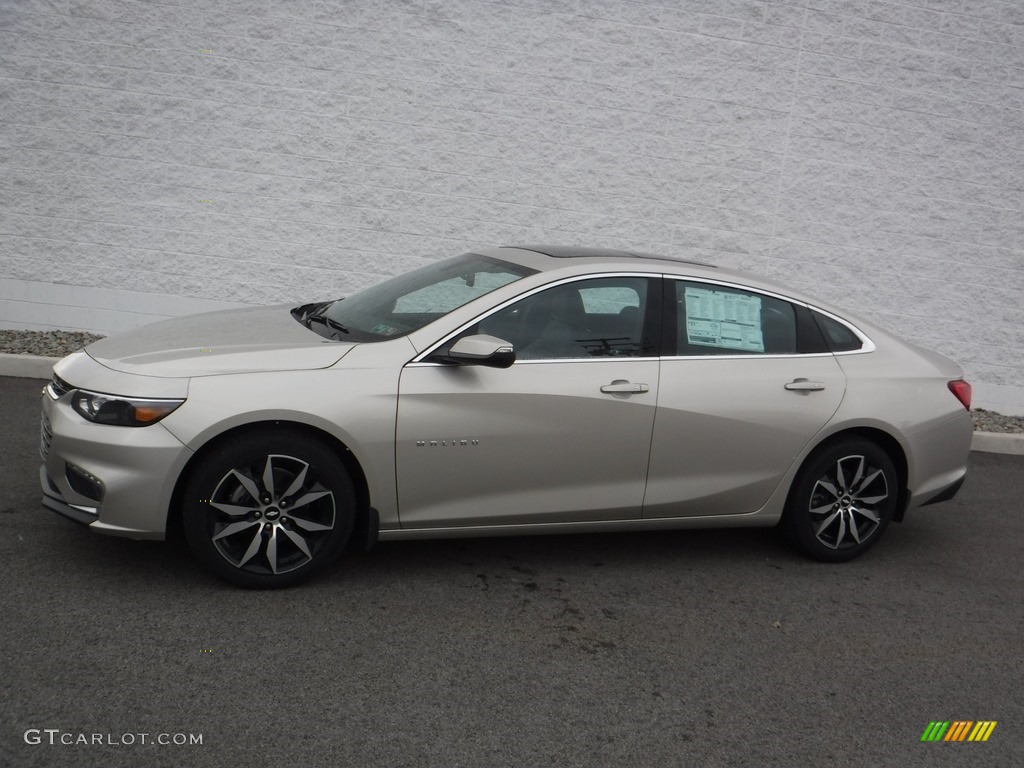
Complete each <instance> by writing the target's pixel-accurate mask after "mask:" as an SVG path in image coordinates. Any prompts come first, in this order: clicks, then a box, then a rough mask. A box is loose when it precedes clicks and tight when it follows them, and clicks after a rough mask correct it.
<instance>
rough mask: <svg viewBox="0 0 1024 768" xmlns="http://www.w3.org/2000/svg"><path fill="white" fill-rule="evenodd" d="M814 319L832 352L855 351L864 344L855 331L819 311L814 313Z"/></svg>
mask: <svg viewBox="0 0 1024 768" xmlns="http://www.w3.org/2000/svg"><path fill="white" fill-rule="evenodd" d="M814 319H815V320H816V321H817V322H818V326H819V327H820V328H821V332H822V333H824V334H825V340H826V341H827V342H828V348H829V350H830V351H832V352H856V351H857V350H858V349H861V348H862V347H863V346H864V342H863V341H861V340H860V337H859V336H857V334H856V333H854V332H853V331H851V330H850V329H849V328H847V327H846V326H845V325H843V324H842V323H840V322H838V321H837V320H833V319H832V318H831V317H826V316H825V315H823V314H821V313H820V312H815V313H814Z"/></svg>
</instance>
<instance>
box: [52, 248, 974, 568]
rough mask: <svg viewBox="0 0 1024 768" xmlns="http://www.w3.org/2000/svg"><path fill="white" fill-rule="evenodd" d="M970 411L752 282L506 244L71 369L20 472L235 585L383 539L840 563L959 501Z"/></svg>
mask: <svg viewBox="0 0 1024 768" xmlns="http://www.w3.org/2000/svg"><path fill="white" fill-rule="evenodd" d="M970 399H971V387H970V384H968V383H967V382H966V381H965V380H964V379H963V372H962V370H961V369H960V367H959V366H958V365H957V364H956V363H954V362H953V361H951V360H949V359H947V358H945V357H943V356H942V355H939V354H937V353H935V352H930V351H928V350H925V349H921V348H919V347H916V346H914V345H912V344H909V343H907V342H905V341H901V340H899V339H898V338H896V337H894V336H893V335H892V334H890V333H887V332H886V331H884V330H882V329H880V328H878V327H876V326H875V325H873V324H872V323H870V322H868V321H866V320H863V319H860V318H856V317H854V316H852V315H849V314H847V313H844V312H842V311H841V310H839V309H836V308H833V307H830V306H829V305H827V304H825V303H823V302H820V301H817V300H814V299H812V298H810V297H806V296H802V295H800V294H799V293H797V292H795V291H791V290H788V289H786V288H784V287H782V286H779V285H776V284H773V283H769V282H766V281H763V280H758V279H755V278H752V277H749V276H746V275H743V274H740V273H737V272H732V271H727V270H725V269H720V268H716V267H715V266H712V265H708V264H701V263H696V262H689V261H683V260H680V259H674V258H667V257H663V256H657V255H653V254H646V253H628V252H623V251H616V250H608V249H596V248H575V247H573V248H569V247H560V246H517V247H501V248H490V249H481V250H478V251H476V252H473V253H466V254H463V255H461V256H456V257H454V258H450V259H446V260H441V261H436V262H429V263H427V264H426V265H425V266H423V267H421V268H419V269H416V270H414V271H412V272H408V273H406V274H402V275H399V276H397V277H393V278H391V279H388V280H386V281H384V282H381V283H379V284H377V285H374V286H372V287H370V288H367V289H365V290H363V291H360V292H358V293H355V294H353V295H351V296H348V297H346V298H344V299H337V300H333V301H320V302H314V303H308V304H303V305H301V306H293V305H285V306H270V307H255V308H246V309H235V310H227V311H221V312H212V313H206V314H201V315H194V316H190V317H181V318H176V319H172V320H167V321H163V322H158V323H153V324H152V325H147V326H144V327H141V328H138V329H135V330H133V331H129V332H126V333H122V334H120V335H115V336H112V337H110V338H106V339H102V340H100V341H98V342H95V343H93V344H91V345H89V346H88V347H86V348H85V349H84V350H82V351H79V352H76V353H74V354H72V355H69V356H68V357H65V358H64V359H63V360H61V361H60V362H58V363H57V364H56V365H55V366H54V374H53V379H52V381H51V382H50V383H49V384H48V385H47V386H46V388H45V389H44V391H43V397H42V425H41V445H40V453H41V455H42V458H43V466H42V467H41V469H40V482H41V484H42V489H43V494H44V496H43V505H44V506H46V507H47V508H49V509H51V510H53V511H55V512H57V513H59V514H61V515H63V516H65V517H67V518H70V519H72V520H74V521H76V522H79V523H83V524H85V525H88V526H89V527H90V528H92V530H94V531H96V532H99V533H106V534H113V535H117V536H127V537H132V538H139V539H163V538H165V537H166V536H167V535H168V534H169V533H173V532H181V533H182V534H183V535H184V537H185V539H186V540H187V541H188V543H189V546H190V548H191V549H192V551H193V552H194V554H195V557H196V558H197V559H198V560H199V561H200V562H201V563H202V564H203V565H205V566H206V567H207V568H208V569H209V570H211V571H212V572H213V573H215V574H217V575H218V576H220V577H221V578H223V579H226V580H227V581H229V582H231V583H233V584H236V585H238V586H242V587H249V588H272V587H283V586H288V585H293V584H296V583H299V582H301V581H302V580H304V579H307V578H309V577H310V576H313V575H314V574H316V573H318V572H320V571H322V570H323V569H324V568H326V567H328V566H329V565H330V564H331V563H332V562H333V561H335V560H336V559H337V558H338V557H339V555H341V554H342V552H343V551H344V550H345V549H346V547H356V548H363V549H368V548H370V547H371V546H372V545H373V544H374V543H375V542H376V541H377V540H378V539H380V540H385V541H387V540H397V539H416V538H442V537H456V536H494V535H522V534H537V533H572V532H582V531H630V530H658V529H672V528H706V527H728V526H764V527H768V526H778V527H780V528H781V530H782V531H783V532H784V533H785V534H786V535H787V537H788V538H789V539H790V540H791V542H792V543H793V544H794V545H795V546H796V547H797V548H798V549H800V550H801V551H802V552H804V553H805V554H806V555H808V556H810V557H812V558H816V559H818V560H824V561H843V560H849V559H850V558H853V557H856V556H858V555H860V554H862V553H864V552H865V551H866V550H868V549H869V548H870V547H872V546H873V545H874V544H875V543H876V542H877V541H878V540H879V538H881V536H882V534H883V532H884V531H885V529H886V527H887V526H888V525H889V523H890V522H893V521H895V522H899V521H901V520H902V519H903V517H904V515H905V514H906V513H907V512H908V511H909V510H912V509H916V508H919V507H922V506H925V505H928V504H932V503H935V502H939V501H943V500H945V499H949V498H951V497H952V496H953V495H954V494H955V493H956V492H957V490H958V489H959V487H960V485H961V484H962V483H963V480H964V476H965V474H966V465H967V456H968V451H969V449H970V443H971V435H972V423H971V416H970V414H969V408H970Z"/></svg>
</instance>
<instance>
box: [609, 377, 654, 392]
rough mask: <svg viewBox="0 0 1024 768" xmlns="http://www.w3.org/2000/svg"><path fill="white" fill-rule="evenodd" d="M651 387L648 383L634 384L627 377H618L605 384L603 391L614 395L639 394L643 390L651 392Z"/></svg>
mask: <svg viewBox="0 0 1024 768" xmlns="http://www.w3.org/2000/svg"><path fill="white" fill-rule="evenodd" d="M650 389H651V388H650V387H649V386H647V385H646V384H633V383H632V382H630V381H626V380H625V379H616V380H615V381H613V382H612V383H611V384H605V385H604V386H603V387H601V391H602V392H607V393H608V394H613V395H616V394H617V395H639V394H641V393H643V392H649V391H650Z"/></svg>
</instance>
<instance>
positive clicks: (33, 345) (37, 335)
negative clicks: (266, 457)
mask: <svg viewBox="0 0 1024 768" xmlns="http://www.w3.org/2000/svg"><path fill="white" fill-rule="evenodd" d="M102 338H103V337H102V336H98V335H96V334H95V333H82V332H81V331H0V352H14V353H17V354H23V355H43V356H44V357H64V356H65V355H70V354H71V353H72V352H77V351H78V350H80V349H81V348H82V347H84V346H85V345H86V344H91V343H92V342H94V341H97V340H98V339H102ZM971 415H972V416H973V417H974V428H975V430H978V431H981V432H1008V433H1024V416H1004V415H1003V414H1001V413H996V412H994V411H986V410H984V409H982V408H976V409H975V410H973V411H971Z"/></svg>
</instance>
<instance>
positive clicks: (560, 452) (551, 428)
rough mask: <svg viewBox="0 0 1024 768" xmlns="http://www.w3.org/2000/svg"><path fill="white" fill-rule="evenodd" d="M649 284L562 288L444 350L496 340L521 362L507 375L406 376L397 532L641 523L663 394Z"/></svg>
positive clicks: (613, 280)
mask: <svg viewBox="0 0 1024 768" xmlns="http://www.w3.org/2000/svg"><path fill="white" fill-rule="evenodd" d="M651 285H652V282H651V280H650V279H648V278H647V277H642V276H641V277H637V276H610V277H604V278H590V279H585V280H575V281H570V282H565V283H561V284H559V285H557V286H554V287H550V288H546V289H544V290H542V291H539V292H536V293H533V294H531V295H530V296H528V297H526V298H523V299H520V300H518V301H517V302H515V303H513V304H511V305H510V306H507V307H505V308H503V309H500V310H499V311H497V312H495V313H492V314H490V315H488V316H486V317H484V318H482V319H481V320H480V321H479V322H478V323H476V324H474V325H473V326H472V327H471V328H469V329H467V330H466V331H464V332H463V333H462V334H460V336H459V337H456V338H453V339H451V340H450V341H449V342H448V343H447V344H446V345H445V346H450V345H451V344H453V343H454V342H455V341H457V339H458V338H460V337H461V336H466V335H471V334H476V333H486V334H488V335H492V336H497V337H499V338H502V339H505V340H506V341H509V342H511V343H512V345H513V346H514V348H515V349H516V354H517V360H516V362H515V364H513V365H512V366H511V367H510V368H507V369H496V368H487V367H483V366H470V365H467V366H451V365H440V364H436V363H430V362H417V363H412V364H410V365H408V366H406V368H405V370H403V372H402V376H401V380H400V383H399V399H398V426H397V436H396V437H397V439H396V464H397V473H398V504H399V516H400V519H401V524H402V527H403V528H421V527H466V526H473V525H501V524H509V525H511V524H537V523H560V522H577V521H585V520H625V519H637V518H639V516H640V513H641V508H642V505H643V496H644V486H645V480H646V475H647V463H648V456H649V453H650V443H651V434H652V430H653V427H654V414H655V405H656V402H657V395H658V392H657V390H658V369H659V363H658V360H657V358H656V356H655V355H654V352H655V339H653V338H652V337H651V333H650V329H651V328H652V326H651V325H650V318H649V317H647V315H648V311H647V310H648V303H649V302H648V299H649V294H650V286H651ZM654 314H659V313H654ZM645 318H646V322H645Z"/></svg>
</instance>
